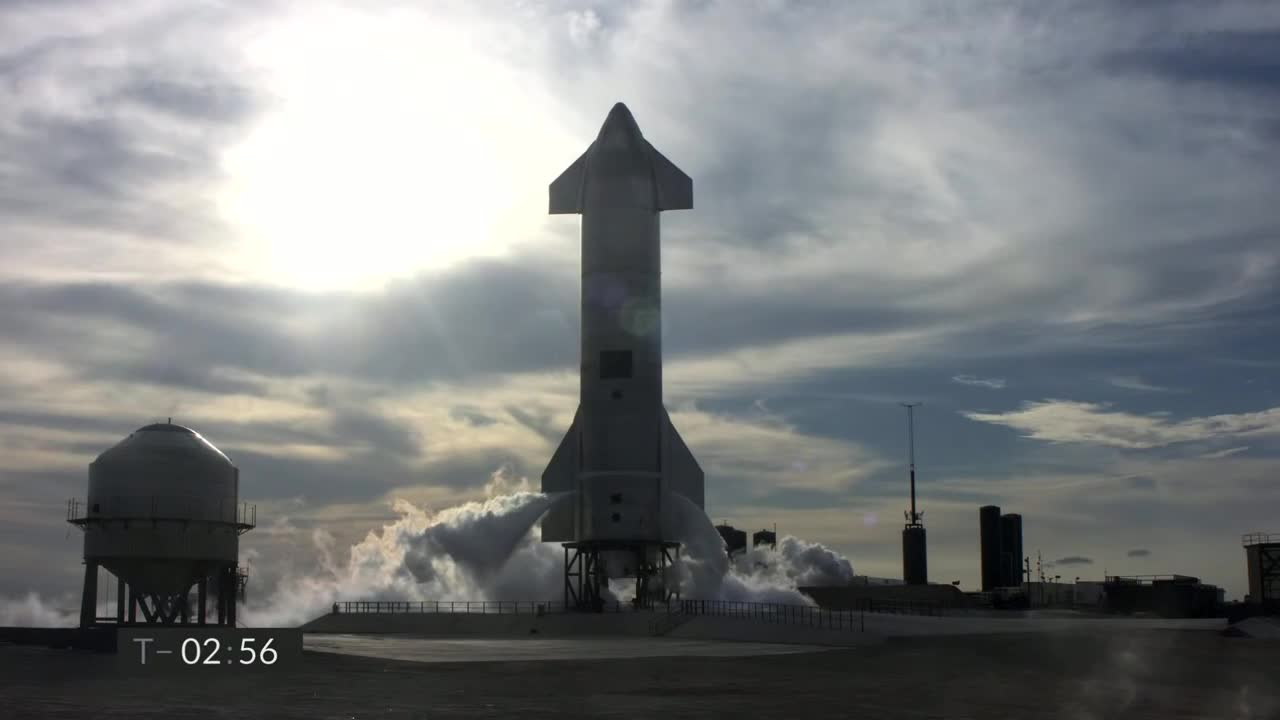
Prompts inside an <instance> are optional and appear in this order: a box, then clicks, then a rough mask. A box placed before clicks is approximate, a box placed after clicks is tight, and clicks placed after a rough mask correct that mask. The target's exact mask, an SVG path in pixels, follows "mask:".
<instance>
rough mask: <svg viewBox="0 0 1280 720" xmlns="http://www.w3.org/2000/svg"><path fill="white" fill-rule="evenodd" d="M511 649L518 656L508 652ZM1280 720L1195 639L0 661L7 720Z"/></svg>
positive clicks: (1260, 692)
mask: <svg viewBox="0 0 1280 720" xmlns="http://www.w3.org/2000/svg"><path fill="white" fill-rule="evenodd" d="M512 642H519V640H512ZM553 716H554V717H557V718H576V717H595V718H656V717H663V718H685V717H689V718H694V717H697V718H703V719H705V718H708V717H729V716H734V717H770V718H807V717H823V718H826V717H858V718H982V719H983V720H990V719H992V718H1070V719H1072V720H1086V719H1093V718H1122V717H1123V718H1162V719H1167V718H1224V719H1227V718H1229V719H1231V720H1244V719H1246V718H1247V719H1252V718H1280V643H1266V642H1262V641H1255V640H1248V639H1231V638H1223V637H1219V636H1217V635H1215V634H1213V633H1204V632H1174V631H1164V632H1145V633H1135V634H1129V635H1126V636H1124V637H1104V636H1098V635H1003V636H978V637H951V638H912V639H901V640H891V641H889V642H887V643H885V644H882V645H877V646H874V647H868V648H860V649H855V650H828V651H824V652H816V653H802V654H792V655H769V656H759V657H727V658H726V657H680V658H652V657H651V658H636V659H612V660H591V659H589V658H583V659H575V660H556V661H541V662H465V663H464V662H458V663H431V664H424V663H415V662H406V661H398V660H381V659H375V658H364V657H352V656H343V655H335V654H329V653H315V652H308V653H306V654H305V656H304V664H303V666H302V667H300V668H297V669H292V670H283V669H282V670H277V671H270V672H268V671H247V672H246V671H241V672H239V673H238V674H234V675H232V674H228V673H221V672H219V673H216V674H214V673H210V674H201V673H200V672H198V671H193V672H192V673H191V674H190V675H181V676H178V677H174V678H164V679H157V678H140V677H137V676H129V675H126V674H125V673H124V672H123V671H122V670H121V669H119V667H118V666H117V663H116V659H115V658H114V657H113V656H110V655H96V654H92V653H84V652H75V651H66V650H49V649H43V648H34V647H18V646H6V647H0V717H4V718H94V719H95V720H110V719H112V718H183V719H184V720H188V719H190V720H194V719H196V718H335V719H336V718H342V719H343V720H352V719H357V720H360V719H364V718H433V719H434V718H499V717H553Z"/></svg>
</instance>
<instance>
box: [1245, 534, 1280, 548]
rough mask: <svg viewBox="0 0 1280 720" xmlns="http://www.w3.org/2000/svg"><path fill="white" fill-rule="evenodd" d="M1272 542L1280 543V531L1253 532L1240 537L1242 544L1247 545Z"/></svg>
mask: <svg viewBox="0 0 1280 720" xmlns="http://www.w3.org/2000/svg"><path fill="white" fill-rule="evenodd" d="M1270 543H1280V533H1265V532H1251V533H1245V534H1244V535H1242V536H1241V537H1240V544H1241V545H1244V546H1245V547H1248V546H1250V545H1268V544H1270Z"/></svg>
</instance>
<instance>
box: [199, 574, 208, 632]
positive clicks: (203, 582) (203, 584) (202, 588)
mask: <svg viewBox="0 0 1280 720" xmlns="http://www.w3.org/2000/svg"><path fill="white" fill-rule="evenodd" d="M208 595H209V578H200V582H199V584H197V585H196V597H197V598H199V600H198V603H199V606H198V608H197V609H198V611H199V614H197V615H196V622H197V623H198V624H200V625H204V624H205V619H204V616H205V601H206V599H207V598H208Z"/></svg>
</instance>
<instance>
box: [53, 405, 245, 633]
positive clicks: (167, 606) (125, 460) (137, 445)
mask: <svg viewBox="0 0 1280 720" xmlns="http://www.w3.org/2000/svg"><path fill="white" fill-rule="evenodd" d="M239 492H240V471H239V469H238V468H236V466H235V465H234V464H232V462H231V460H230V459H229V458H228V457H227V456H226V455H224V454H223V453H222V451H220V450H218V448H216V447H214V446H213V444H212V443H210V442H209V441H208V440H205V439H204V438H203V437H201V436H200V434H199V433H197V432H196V431H194V430H192V429H190V428H187V427H183V426H181V425H174V424H172V422H165V423H156V424H154V425H147V426H146V427H142V428H139V429H138V430H136V431H134V432H133V433H131V434H130V435H129V436H128V437H126V438H125V439H124V440H121V441H120V442H119V443H117V444H116V445H114V446H113V447H111V448H110V449H108V450H106V451H105V452H103V453H102V454H101V455H99V456H98V457H97V459H96V460H94V461H93V462H92V463H90V464H89V491H88V499H87V500H86V501H85V502H84V503H81V502H80V501H79V500H71V501H68V503H67V521H68V522H69V523H71V524H72V525H75V526H76V527H78V528H80V529H81V530H83V531H84V566H85V567H84V588H83V595H82V598H81V606H80V626H81V627H84V628H88V627H93V626H97V625H104V624H115V625H125V624H155V625H185V624H192V625H204V624H206V623H207V621H208V620H207V615H208V613H207V609H208V607H207V606H208V602H209V596H210V594H211V593H210V591H211V590H212V595H213V599H214V601H215V603H216V610H215V617H216V624H218V625H226V626H235V624H236V602H237V600H238V599H243V595H244V586H245V583H246V581H247V576H246V575H245V573H243V572H242V571H241V570H240V569H239V548H240V535H242V534H243V533H245V532H247V531H248V530H251V529H252V528H253V527H254V526H255V524H256V522H257V508H256V506H250V505H247V504H243V503H241V502H240V500H239ZM99 570H106V571H107V572H108V573H110V575H112V576H114V577H115V579H116V598H115V614H114V615H112V616H108V617H99V616H98V613H97V609H98V581H99ZM211 586H212V587H211ZM193 587H194V588H195V591H196V603H195V607H192V603H191V590H192V588H193Z"/></svg>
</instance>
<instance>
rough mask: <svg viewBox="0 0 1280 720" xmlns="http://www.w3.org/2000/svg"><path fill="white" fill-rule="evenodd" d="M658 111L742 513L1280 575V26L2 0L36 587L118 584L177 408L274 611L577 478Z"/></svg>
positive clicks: (964, 575)
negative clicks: (604, 219) (611, 246)
mask: <svg viewBox="0 0 1280 720" xmlns="http://www.w3.org/2000/svg"><path fill="white" fill-rule="evenodd" d="M618 101H622V102H625V103H627V105H628V106H629V107H630V109H631V111H632V112H633V113H634V115H635V118H636V120H637V122H638V123H639V125H640V128H641V129H642V131H643V132H644V133H645V136H646V138H647V139H648V140H649V141H650V142H652V143H653V145H654V146H655V147H657V148H658V149H659V150H660V151H662V152H663V153H664V154H665V155H666V156H667V157H668V158H670V159H671V160H672V161H673V162H674V163H675V164H676V165H678V166H679V167H681V168H682V169H683V170H684V171H685V172H686V173H687V174H688V175H690V176H691V177H692V178H693V182H694V198H695V203H694V204H695V206H694V209H692V210H687V211H679V212H670V213H666V214H664V216H663V218H662V222H663V236H662V242H663V247H662V253H663V295H664V297H663V303H664V307H663V312H664V317H663V343H664V348H665V353H666V354H665V362H666V366H665V371H664V376H665V378H666V384H665V401H666V404H667V406H668V408H669V409H670V410H671V416H672V419H673V422H674V423H675V425H676V427H677V428H678V429H679V430H680V432H681V434H682V435H683V436H684V438H685V440H686V441H687V443H688V445H689V447H690V449H691V450H692V452H693V453H694V455H695V456H696V457H697V458H698V460H699V462H700V463H701V465H702V467H703V468H704V470H705V472H706V485H707V491H706V506H707V512H708V514H709V515H711V516H712V518H713V519H715V520H716V521H720V520H727V521H729V522H730V523H732V524H735V525H737V526H739V527H743V528H745V529H748V530H754V529H759V528H762V527H772V526H773V525H774V524H775V523H776V524H777V527H778V530H779V531H780V533H787V534H794V535H796V536H799V537H802V538H804V539H806V540H808V541H812V542H820V543H823V544H826V545H828V546H830V547H832V548H835V549H837V550H839V551H840V552H842V553H844V554H845V555H846V556H847V557H848V558H849V559H850V561H851V562H852V564H853V566H854V568H855V569H856V571H857V572H859V573H864V574H869V575H873V576H884V577H892V576H895V575H896V576H899V577H900V576H901V545H900V536H899V531H900V529H901V524H902V517H903V516H902V513H903V511H904V510H905V508H906V507H907V497H906V495H907V483H906V477H907V471H906V456H907V432H906V430H907V427H906V414H905V411H904V410H903V408H901V407H900V406H899V405H898V403H900V402H903V401H916V402H921V403H923V405H922V406H921V407H919V408H918V409H917V410H916V459H917V464H918V480H919V496H920V504H921V507H922V509H923V510H924V512H925V517H924V522H925V525H926V527H927V528H928V533H929V535H928V538H929V541H928V542H929V573H930V579H931V580H933V581H938V582H950V581H953V580H958V581H960V583H961V586H962V587H964V588H966V589H974V588H975V587H976V585H977V584H978V579H979V566H978V507H979V506H981V505H985V504H997V505H1000V506H1002V507H1003V508H1004V509H1005V511H1006V512H1019V513H1021V514H1022V515H1023V518H1024V520H1023V523H1024V533H1025V537H1024V547H1025V548H1026V549H1027V550H1028V551H1029V552H1030V553H1032V563H1033V567H1034V563H1035V557H1036V554H1039V556H1040V557H1042V558H1043V562H1044V564H1045V566H1046V568H1045V572H1046V574H1049V575H1061V576H1062V577H1064V578H1074V577H1077V576H1079V577H1082V578H1101V576H1102V575H1103V574H1104V573H1107V574H1165V573H1182V574H1190V575H1196V576H1199V577H1201V578H1202V579H1204V580H1205V581H1206V582H1212V583H1215V584H1219V585H1221V586H1223V587H1225V588H1226V589H1227V595H1228V597H1239V596H1241V595H1242V594H1243V593H1244V592H1245V563H1244V553H1243V550H1242V549H1241V548H1240V536H1241V535H1242V534H1243V533H1246V532H1250V531H1255V530H1271V531H1278V530H1280V519H1277V517H1276V508H1278V507H1280V483H1278V481H1280V474H1278V473H1277V470H1278V469H1280V464H1278V463H1277V458H1278V457H1280V438H1278V436H1280V392H1278V390H1280V388H1278V387H1277V381H1276V378H1277V374H1276V371H1277V369H1280V355H1278V354H1277V349H1280V339H1278V337H1277V332H1276V331H1277V329H1280V323H1278V321H1277V319H1276V318H1277V312H1278V311H1280V265H1278V262H1280V237H1278V235H1280V215H1278V214H1277V213H1276V207H1275V202H1276V198H1277V197H1280V6H1277V5H1275V4H1270V3H1264V2H1249V3H1246V2H1215V3H1208V2H1202V1H1200V0H1196V1H1190V0H1188V1H1187V2H1177V1H1172V0H1171V1H1169V2H1129V3H1112V2H1105V1H1103V0H1095V1H1093V2H1073V1H1064V2H1057V3H1042V2H1038V1H1032V0H1027V1H1025V2H1019V1H1010V0H990V1H986V0H983V1H975V2H970V3H960V4H956V3H943V2H902V1H900V0H884V1H880V2H877V1H871V0H867V1H861V2H828V1H822V0H812V1H810V2H784V1H782V0H755V1H750V2H748V1H742V2H736V1H735V2H730V1H728V0H722V1H716V0H690V1H688V2H673V1H657V0H642V1H638V2H629V3H604V2H599V3H591V2H569V1H567V0H565V1H561V0H547V1H545V2H533V1H519V0H512V1H511V2H496V1H495V2H484V3H471V2H461V1H454V0H437V1H433V2H429V3H425V2H424V3H407V2H378V1H367V2H359V3H355V2H353V3H349V4H342V3H328V2H319V1H317V2H306V3H289V2H262V3H252V4H242V3H231V2H213V1H209V2H188V3H173V2H168V1H160V0H157V1H141V0H123V1H122V2H118V3H112V4H110V5H109V6H104V5H102V4H100V3H89V2H87V0H59V1H57V2H47V1H42V2H34V1H24V0H2V1H0V369H2V371H0V498H2V499H3V502H0V557H3V558H4V567H5V569H6V570H7V572H6V573H5V574H4V577H3V579H0V595H14V594H19V593H23V592H27V591H35V592H39V593H44V594H50V595H56V594H59V593H67V592H72V591H74V590H76V588H78V585H79V582H80V579H81V572H82V570H81V566H80V562H79V557H80V556H79V553H80V550H81V548H80V538H79V535H78V531H75V530H74V528H71V527H70V526H68V525H67V524H66V523H65V522H64V515H65V503H66V502H67V500H68V499H69V498H77V497H78V498H83V496H84V493H85V488H86V472H87V466H88V464H89V463H90V462H91V461H92V460H93V459H94V457H96V455H97V454H98V453H100V452H101V451H103V450H105V449H106V448H108V447H110V446H111V445H112V444H114V443H115V442H117V441H118V440H119V439H121V438H123V437H124V436H126V435H127V434H128V433H129V432H131V431H132V430H134V429H136V428H137V427H139V426H142V425H145V424H148V423H150V422H154V421H156V420H162V419H164V418H166V417H172V418H173V420H174V422H178V423H181V424H184V425H187V426H190V427H192V428H194V429H196V430H198V431H199V432H200V433H202V434H203V435H204V436H205V437H206V438H208V439H209V440H210V441H211V442H212V443H214V444H215V445H217V446H218V447H219V448H220V449H222V450H223V451H224V452H225V453H227V455H229V456H230V457H231V459H232V460H233V461H234V462H235V463H236V464H237V465H238V467H239V468H240V477H241V481H240V483H241V484H240V487H241V497H242V499H243V500H246V501H249V502H252V503H256V505H257V513H258V519H259V527H258V528H257V529H256V530H254V531H252V532H250V533H248V534H247V535H245V536H244V538H243V539H242V547H243V548H244V549H245V551H246V552H250V551H251V552H252V553H253V556H254V557H255V558H256V560H255V572H256V573H257V575H256V576H255V579H254V580H253V581H251V582H253V583H255V587H256V588H269V587H271V585H272V583H273V582H274V580H275V579H278V578H279V577H281V576H282V575H283V574H285V573H288V572H297V571H304V570H305V568H306V567H307V566H308V564H314V563H316V562H319V560H318V559H317V552H318V551H317V547H316V545H317V544H316V542H315V538H316V531H317V530H323V531H324V533H326V536H327V537H331V538H333V539H334V541H335V542H338V543H347V544H350V543H354V542H358V541H359V540H360V539H361V538H363V537H364V536H365V535H366V533H368V532H369V531H371V530H376V529H379V528H381V527H382V526H383V525H385V524H387V523H390V522H392V521H393V520H394V518H395V517H396V512H395V511H394V510H393V505H394V503H395V502H396V501H397V500H408V501H410V502H412V503H414V504H416V505H419V506H423V507H428V508H437V509H438V508H444V507H449V506H451V505H455V504H457V503H460V502H463V501H468V500H474V499H480V498H483V497H485V496H486V490H485V487H486V486H487V485H489V486H491V485H492V483H494V482H496V481H497V480H502V481H503V482H508V481H510V482H517V481H519V479H520V478H528V479H530V481H531V482H532V486H533V487H535V488H536V486H537V478H538V477H539V476H540V474H541V472H542V469H543V467H544V466H545V464H546V462H547V461H548V460H549V458H550V456H551V453H552V452H553V451H554V449H555V446H556V444H557V443H558V442H559V439H560V437H561V436H562V435H563V433H564V431H565V430H566V429H567V428H568V426H569V423H570V421H571V419H572V416H573V412H574V408H575V406H576V402H577V397H576V396H577V377H576V366H577V352H578V346H577V342H578V337H577V335H578V304H577V303H578V278H579V268H578V258H579V235H578V230H579V225H578V218H577V217H576V216H554V217H552V216H549V215H547V214H546V210H547V185H548V184H549V183H550V182H551V181H552V180H553V179H554V178H555V177H556V176H557V175H558V174H559V173H560V172H561V171H562V170H563V169H564V168H565V167H567V166H568V165H569V164H570V163H571V162H573V160H574V159H575V158H577V156H578V155H579V154H580V153H581V152H582V151H583V150H584V149H585V148H586V146H587V145H588V144H589V142H590V141H591V140H592V139H593V138H594V137H595V133H596V132H597V130H598V128H599V125H600V123H601V122H602V121H603V120H604V117H605V115H606V114H607V112H608V110H609V108H610V107H611V106H612V105H613V104H614V103H615V102H618Z"/></svg>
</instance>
